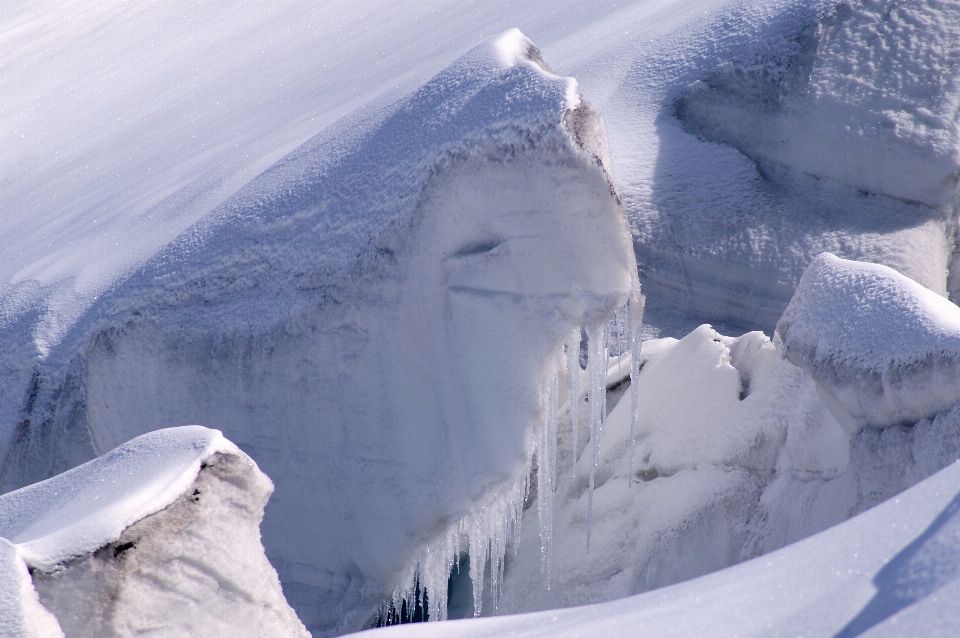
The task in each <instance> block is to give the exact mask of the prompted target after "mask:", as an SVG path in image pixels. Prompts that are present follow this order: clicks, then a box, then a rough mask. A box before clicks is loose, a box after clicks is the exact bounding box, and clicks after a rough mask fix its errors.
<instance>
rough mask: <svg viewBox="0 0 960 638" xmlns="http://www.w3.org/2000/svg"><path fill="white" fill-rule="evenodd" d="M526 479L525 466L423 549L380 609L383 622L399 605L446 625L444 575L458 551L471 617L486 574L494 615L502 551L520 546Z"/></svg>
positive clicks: (479, 604)
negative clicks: (465, 570) (466, 560)
mask: <svg viewBox="0 0 960 638" xmlns="http://www.w3.org/2000/svg"><path fill="white" fill-rule="evenodd" d="M529 475H530V472H529V467H528V468H525V470H524V472H523V474H522V476H521V477H518V479H517V480H516V482H514V484H513V485H511V486H510V488H508V489H506V490H504V491H503V492H501V493H499V494H497V495H495V496H494V497H492V498H490V499H489V500H488V501H487V502H486V503H483V504H481V505H480V506H479V507H477V508H476V509H475V510H474V511H473V512H472V513H471V514H470V515H468V516H465V517H464V518H462V519H461V520H460V521H459V522H458V523H457V524H456V525H454V526H453V528H452V529H450V530H449V531H448V532H447V534H446V535H445V536H444V537H443V538H442V539H441V540H440V542H438V543H437V544H436V545H434V546H432V547H428V548H427V549H425V550H424V552H423V554H422V555H421V557H420V559H419V561H418V562H417V564H416V567H415V568H414V570H413V571H412V572H410V573H408V574H407V576H406V577H404V578H403V579H402V580H401V582H402V583H404V584H405V587H403V588H398V589H396V590H395V591H394V592H393V596H392V597H391V599H390V600H389V601H387V602H386V603H384V604H383V606H382V607H381V610H380V615H381V617H386V616H387V614H388V613H389V612H390V610H391V609H393V610H394V613H399V610H400V609H402V608H403V606H404V604H406V609H407V613H408V615H410V616H412V614H413V612H414V610H415V609H416V607H417V605H418V604H419V605H421V606H422V608H423V609H424V610H425V611H426V612H427V615H428V617H429V619H430V620H446V619H447V599H448V592H447V586H448V584H449V579H450V572H451V570H452V569H453V568H454V566H455V565H457V564H458V560H459V558H460V555H461V553H463V552H466V553H467V554H468V555H469V557H470V579H471V580H472V581H473V606H474V615H475V616H479V615H480V612H481V610H482V605H483V599H484V587H485V584H486V583H485V581H486V576H485V574H486V571H487V569H489V571H490V588H489V595H490V600H491V603H492V605H493V612H494V613H496V611H497V604H498V603H499V601H500V595H501V593H502V590H503V569H504V563H505V559H506V553H507V547H508V545H512V546H513V551H514V554H516V551H517V549H518V547H519V545H520V518H521V516H522V515H523V503H524V501H525V500H526V498H527V494H528V492H529Z"/></svg>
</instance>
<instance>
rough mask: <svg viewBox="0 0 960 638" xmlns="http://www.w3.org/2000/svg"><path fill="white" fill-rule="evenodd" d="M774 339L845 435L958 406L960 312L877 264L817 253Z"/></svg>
mask: <svg viewBox="0 0 960 638" xmlns="http://www.w3.org/2000/svg"><path fill="white" fill-rule="evenodd" d="M777 336H778V338H779V340H780V342H781V343H782V348H783V354H784V356H785V357H786V358H787V359H788V360H790V361H791V362H793V363H794V364H796V365H797V366H799V367H801V368H803V369H804V370H806V371H807V372H809V373H810V375H811V376H812V377H813V378H814V379H815V380H816V382H817V388H818V390H819V391H820V394H821V396H822V397H823V399H824V403H825V405H827V406H828V407H829V409H830V410H831V412H832V413H833V414H834V416H835V417H836V418H837V420H838V421H839V422H840V423H841V425H843V426H844V427H845V428H846V429H847V430H848V431H849V432H852V431H854V430H856V429H858V428H860V427H863V426H865V425H872V426H875V427H885V426H889V425H894V424H898V423H913V422H915V421H919V420H920V419H923V418H929V417H932V416H934V415H936V414H938V413H939V412H943V411H945V410H947V409H948V408H949V407H950V406H952V405H953V404H954V403H956V402H957V401H960V384H958V381H960V308H958V307H957V306H956V305H954V304H952V303H950V302H949V301H947V300H946V299H944V298H943V297H941V296H939V295H937V294H935V293H933V292H931V291H929V290H927V289H926V288H924V287H923V286H921V285H919V284H917V283H916V282H914V281H911V280H910V279H908V278H907V277H904V276H903V275H901V274H899V273H898V272H896V271H894V270H893V269H891V268H888V267H886V266H882V265H878V264H867V263H862V262H853V261H848V260H844V259H840V258H838V257H836V256H834V255H831V254H826V253H825V254H823V255H820V256H819V257H818V258H817V259H816V260H814V262H813V263H812V264H810V267H809V268H808V269H807V272H806V273H804V275H803V277H802V278H801V280H800V284H799V286H798V287H797V292H796V294H794V296H793V299H792V300H791V301H790V305H789V306H787V309H786V311H784V314H783V317H782V318H781V319H780V321H779V323H778V324H777Z"/></svg>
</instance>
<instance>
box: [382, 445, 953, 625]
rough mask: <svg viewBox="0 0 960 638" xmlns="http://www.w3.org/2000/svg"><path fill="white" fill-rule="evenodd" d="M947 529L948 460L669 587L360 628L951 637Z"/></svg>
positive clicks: (949, 496) (949, 528) (949, 510)
mask: <svg viewBox="0 0 960 638" xmlns="http://www.w3.org/2000/svg"><path fill="white" fill-rule="evenodd" d="M958 532H960V463H954V464H952V465H951V466H950V467H948V468H946V469H943V470H941V471H940V472H939V473H937V474H936V475H934V476H932V477H930V478H928V479H926V480H925V481H923V482H922V483H920V484H919V485H916V486H914V487H913V488H911V489H910V490H908V491H906V492H904V493H902V494H900V495H899V496H897V497H895V498H892V499H890V500H888V501H886V502H884V503H882V504H881V505H879V506H877V507H875V508H873V509H871V510H870V511H868V512H864V513H863V514H860V515H859V516H856V517H855V518H852V519H850V520H849V521H846V522H845V523H842V524H840V525H837V526H835V527H833V528H831V529H829V530H826V531H824V532H821V533H820V534H817V535H815V536H813V537H811V538H808V539H805V540H803V541H800V542H798V543H795V544H793V545H790V546H788V547H785V548H783V549H781V550H778V551H776V552H773V553H770V554H767V555H765V556H761V557H759V558H756V559H754V560H752V561H749V562H747V563H744V564H741V565H737V566H735V567H731V568H728V569H725V570H722V571H718V572H715V573H713V574H710V575H707V576H703V577H701V578H697V579H695V580H691V581H688V582H685V583H682V584H679V585H674V586H672V587H666V588H663V589H660V590H658V591H655V592H649V593H646V594H641V595H639V596H633V597H630V598H624V599H621V600H617V601H613V602H609V603H604V604H598V605H589V606H585V607H578V608H573V609H557V610H552V611H546V612H539V613H535V614H525V615H518V616H509V617H505V618H482V619H474V620H466V621H454V622H450V623H446V624H443V625H430V624H426V625H405V626H401V627H391V628H387V629H383V630H377V631H376V632H371V633H370V634H369V635H371V636H373V635H376V636H387V637H394V636H410V637H429V636H444V637H446V636H453V637H463V638H467V637H470V638H480V637H481V636H504V635H510V636H524V637H530V638H533V637H536V636H551V637H553V636H559V637H561V638H564V637H571V638H572V637H574V636H613V637H616V636H636V635H638V633H640V634H642V635H649V636H664V637H666V636H675V637H681V636H691V637H693V636H704V635H723V636H743V635H747V636H754V635H756V636H798V635H802V636H811V637H817V636H823V637H827V636H842V637H844V638H849V637H853V636H878V637H879V636H949V635H955V634H956V633H957V632H958V631H960V602H958V601H960V598H958V595H960V578H958V577H960V533H958ZM365 635H366V634H365Z"/></svg>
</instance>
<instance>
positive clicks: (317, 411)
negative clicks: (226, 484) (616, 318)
mask: <svg viewBox="0 0 960 638" xmlns="http://www.w3.org/2000/svg"><path fill="white" fill-rule="evenodd" d="M609 165H610V158H609V155H608V152H607V150H606V142H605V132H604V128H603V121H602V118H601V117H600V115H599V113H598V112H597V111H596V110H595V109H593V108H592V107H591V106H590V105H589V104H588V103H586V102H584V101H582V99H581V98H580V96H579V94H578V92H577V86H576V83H575V81H574V80H572V79H570V78H561V77H557V76H555V75H552V74H551V73H549V72H547V71H545V70H544V64H543V62H542V61H541V59H540V57H539V53H538V51H537V49H536V48H535V47H534V46H533V45H532V44H531V43H530V41H529V40H528V39H526V38H525V37H524V36H523V35H522V34H520V33H519V32H518V31H516V30H512V31H509V32H507V33H505V34H503V35H502V36H499V37H497V38H494V39H493V40H491V41H489V42H487V43H486V44H483V45H481V46H479V47H477V48H475V49H473V50H472V51H470V52H469V53H467V54H466V55H464V56H463V57H462V58H460V59H459V60H458V61H456V62H455V63H454V64H452V65H451V66H449V67H448V68H447V69H445V70H444V71H442V72H440V73H439V74H438V75H436V76H435V77H434V78H433V79H432V80H430V81H429V82H427V83H426V84H425V85H423V86H422V87H421V88H420V89H418V90H417V91H415V92H414V93H412V94H411V95H409V96H407V97H405V98H403V99H401V100H399V101H397V102H395V103H393V104H391V105H389V106H385V107H382V108H381V109H379V110H376V111H374V112H373V113H370V114H369V115H367V116H364V117H359V116H357V117H354V118H348V119H347V120H345V121H344V122H342V123H341V124H340V125H338V127H333V129H332V130H329V131H326V132H324V133H323V134H321V135H320V136H318V137H317V138H315V139H314V140H311V141H310V142H308V143H306V144H304V145H303V146H301V147H300V148H298V149H297V150H296V151H294V152H293V153H292V154H290V155H289V156H287V157H286V158H285V159H283V160H282V161H280V162H279V163H277V164H276V165H275V166H274V167H273V168H271V169H270V170H268V171H266V172H265V173H264V174H262V175H261V176H260V177H258V178H257V179H255V180H253V181H252V182H251V183H250V184H248V185H247V186H246V187H244V188H243V189H241V190H240V191H239V192H238V193H237V194H236V195H235V196H234V197H232V198H230V199H228V200H227V201H226V202H225V203H224V204H223V205H221V206H220V207H219V208H218V209H217V210H216V211H215V212H214V213H213V214H212V215H210V216H208V217H207V218H205V219H204V220H203V221H202V222H201V223H199V224H198V225H196V226H195V227H193V228H192V229H191V230H190V231H189V232H187V233H185V234H184V235H183V236H181V237H180V238H179V239H178V240H176V241H174V242H172V243H171V244H170V245H169V246H168V247H167V248H165V249H164V250H163V251H162V252H161V253H160V254H159V255H158V256H157V257H155V258H154V259H152V260H151V261H150V262H148V263H147V264H146V265H145V266H144V267H143V268H141V269H140V270H139V271H137V272H136V273H134V274H133V275H132V276H130V277H129V278H128V279H127V280H126V281H124V282H123V283H122V284H120V285H118V286H116V287H114V288H113V289H112V290H111V291H110V292H109V293H108V294H105V295H103V296H101V297H100V298H99V299H98V300H97V302H96V304H94V306H93V307H92V308H91V310H90V311H89V312H87V313H86V314H85V315H84V316H83V317H82V318H81V320H79V321H78V322H77V324H76V325H75V326H74V327H73V328H72V330H71V331H70V332H69V334H68V335H67V336H66V337H64V338H63V340H62V341H60V342H59V343H58V344H57V346H56V347H55V348H53V349H52V350H51V352H50V353H49V355H48V356H47V357H46V358H45V360H44V361H43V365H41V366H39V367H38V369H37V370H36V372H35V374H34V376H33V379H34V381H33V385H32V386H30V385H28V387H27V388H25V389H24V391H25V393H26V394H27V395H28V396H27V397H26V398H25V399H24V405H26V408H25V409H23V410H22V411H19V412H18V413H17V414H16V415H15V417H14V418H17V419H18V421H17V422H16V423H18V425H17V426H16V428H15V433H14V438H13V441H12V444H11V445H10V447H9V450H8V454H7V458H8V459H9V461H8V462H7V463H6V464H5V467H4V475H3V478H4V481H5V484H6V485H16V484H23V483H26V482H29V481H31V480H35V479H37V478H43V473H44V472H49V470H50V468H51V465H53V464H55V463H57V462H64V463H70V462H73V459H75V458H76V457H77V456H80V455H82V454H84V453H86V454H87V455H88V456H89V455H91V454H92V453H94V452H99V451H103V450H107V449H110V448H111V447H113V446H115V445H118V444H120V443H122V442H123V441H125V440H128V439H129V438H131V437H134V436H137V435H139V434H142V433H144V432H148V431H151V430H154V429H157V428H160V427H163V426H165V425H167V424H170V423H191V422H193V423H204V424H205V425H208V426H211V427H217V428H219V429H221V430H222V431H223V432H224V433H225V434H226V435H227V436H229V437H230V439H231V440H233V441H235V442H236V443H237V444H238V445H240V446H242V448H243V449H244V450H245V451H246V452H247V453H248V454H250V455H251V456H252V457H254V458H256V459H257V462H258V464H259V465H260V467H262V468H263V469H264V470H265V471H266V472H267V473H268V474H269V475H270V476H271V477H272V478H273V480H274V481H275V484H276V492H275V494H274V496H273V498H272V499H271V501H270V504H269V506H268V507H267V511H266V515H265V519H264V522H263V538H264V545H265V546H266V548H267V554H268V556H269V557H270V560H271V561H272V562H273V564H274V565H275V566H276V568H277V571H278V573H279V575H280V578H281V581H282V582H283V584H284V591H285V593H286V594H287V597H288V599H289V600H290V602H291V604H292V605H293V607H294V608H295V609H297V611H298V613H299V614H300V617H301V619H302V620H303V621H304V623H305V624H306V625H307V626H308V627H309V628H310V629H311V630H312V631H315V632H318V633H323V632H342V631H346V630H349V629H355V628H359V627H361V626H362V625H363V624H364V623H365V622H367V621H368V619H369V618H370V617H371V616H372V615H373V614H374V613H375V612H376V610H377V608H378V606H379V605H380V604H381V602H382V601H384V600H389V599H391V598H392V597H394V596H395V595H396V594H399V595H401V597H403V596H406V595H407V594H410V593H411V592H413V593H415V592H416V587H415V584H414V583H415V582H416V579H419V581H420V582H421V584H424V585H425V587H426V589H427V597H428V598H429V604H430V606H431V608H432V610H433V614H434V617H442V616H443V614H444V611H443V607H444V606H445V605H446V600H445V596H444V594H443V593H442V592H443V591H445V583H446V581H447V578H448V576H449V573H450V567H451V565H452V564H453V562H454V561H455V560H456V559H457V556H458V554H457V552H458V548H459V547H460V546H461V544H460V539H459V537H458V536H459V534H460V533H461V531H462V532H463V534H464V536H465V538H464V539H463V540H464V542H465V543H466V545H464V547H468V548H469V553H470V555H471V565H470V570H471V575H473V576H474V578H473V580H474V586H475V587H477V588H478V589H477V592H478V595H477V596H475V601H474V604H475V605H476V607H477V609H480V607H481V606H482V598H483V596H485V595H486V594H484V593H483V592H484V591H486V590H484V588H483V582H484V578H483V577H482V575H483V573H484V571H485V569H487V568H486V562H487V559H488V557H489V560H490V561H492V562H491V568H490V571H491V573H492V574H493V576H492V578H491V580H492V581H494V590H496V589H497V588H498V587H499V585H498V583H499V576H497V574H498V573H499V571H500V570H501V569H502V563H503V555H504V552H505V551H506V544H507V539H508V538H509V535H510V534H509V527H510V520H512V517H514V516H515V512H516V511H517V507H519V505H518V503H519V504H522V501H523V489H522V488H521V487H518V486H522V485H523V484H524V481H525V480H526V477H527V473H528V472H529V467H530V459H531V456H532V454H533V452H534V449H535V448H536V447H537V442H536V441H537V438H538V436H540V433H541V428H542V427H543V424H544V423H545V421H549V419H547V418H546V417H547V415H546V413H545V410H546V411H547V412H549V410H551V409H554V410H555V409H556V408H550V407H548V406H552V405H554V404H556V402H557V401H558V398H559V397H558V396H555V395H557V394H558V389H557V388H556V387H555V385H556V384H555V383H554V382H553V381H549V380H550V379H552V378H554V377H555V376H556V370H557V367H558V353H560V352H561V351H562V347H563V343H564V341H565V340H566V339H567V336H568V335H569V334H570V333H571V331H573V330H574V328H575V327H577V326H580V325H585V326H587V328H588V329H589V330H591V331H595V330H600V331H601V332H602V330H603V326H604V325H605V324H606V323H607V320H608V318H609V317H611V316H612V315H613V313H614V311H615V309H616V308H618V307H620V306H622V305H623V304H624V303H625V301H626V300H627V298H628V297H630V296H631V295H633V294H635V292H636V290H637V289H638V283H637V274H636V273H637V270H636V264H635V261H634V258H633V254H632V251H631V248H630V235H629V230H628V227H627V224H626V220H625V217H624V212H623V209H622V207H621V205H620V201H619V199H618V197H617V196H616V193H615V191H614V188H613V185H612V181H611V176H610V174H609V172H608V171H607V167H609ZM13 369H16V368H15V367H14V368H13ZM28 370H29V368H28ZM23 374H26V375H27V376H28V377H29V372H25V373H23ZM31 388H32V389H31ZM544 391H546V394H547V395H551V394H552V395H554V398H552V399H550V400H549V401H547V402H546V403H544V397H545V396H546V395H545V394H544ZM11 416H14V415H11ZM6 427H8V428H10V427H11V426H10V425H7V426H6ZM87 433H89V435H87ZM71 438H72V439H73V443H69V445H70V447H69V449H67V448H66V447H65V446H67V445H68V442H69V441H71ZM549 439H550V437H547V438H546V439H544V444H543V445H541V450H540V452H541V458H542V459H543V461H544V462H542V463H541V467H542V468H543V472H552V469H551V467H552V463H551V458H552V456H554V455H555V443H554V444H552V445H550V444H548V443H547V441H548V440H549ZM84 451H85V452H84ZM38 474H40V476H37V475H38ZM551 477H552V474H550V475H548V474H543V475H542V478H543V480H544V483H548V482H549V480H550V478H551ZM544 489H547V488H546V485H545V486H544ZM544 520H545V522H549V520H550V515H549V508H548V510H547V511H546V512H545V519H544ZM545 531H546V536H545V544H544V546H545V547H546V548H547V549H546V551H547V552H548V555H549V548H550V542H549V525H548V528H547V529H546V530H545ZM417 565H419V568H417Z"/></svg>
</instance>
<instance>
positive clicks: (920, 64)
mask: <svg viewBox="0 0 960 638" xmlns="http://www.w3.org/2000/svg"><path fill="white" fill-rule="evenodd" d="M679 31H680V33H678V34H677V36H676V37H675V38H671V39H669V40H665V41H662V42H661V41H658V40H654V42H652V43H650V45H649V47H648V48H643V49H642V50H643V55H641V54H640V53H639V50H638V51H637V52H635V53H634V52H631V53H630V54H629V55H632V56H633V57H632V60H633V61H632V62H631V63H630V64H629V65H624V66H626V68H628V69H629V71H627V70H625V71H624V72H623V74H622V75H621V76H617V75H616V74H615V73H611V74H610V75H611V76H612V77H611V78H610V80H608V81H607V82H606V83H604V84H605V85H606V86H607V87H608V88H609V91H610V93H609V96H608V97H607V98H606V99H604V100H602V101H599V102H598V105H599V107H600V108H601V109H602V110H603V112H604V114H605V115H606V117H607V121H608V125H609V127H610V132H611V133H610V135H611V141H612V148H613V155H614V159H615V160H616V162H617V166H618V179H620V180H621V182H622V183H621V184H618V186H619V188H620V193H621V196H622V197H623V198H624V202H625V205H626V208H627V210H628V214H629V215H630V220H631V225H632V228H633V229H634V235H635V244H636V248H637V261H638V263H639V264H640V267H641V268H642V271H643V272H642V275H641V280H642V281H643V282H644V286H645V291H646V293H647V294H648V297H649V298H650V299H651V301H650V303H649V304H648V310H649V313H648V318H649V319H650V320H651V321H656V322H657V323H659V324H661V325H664V324H666V325H667V326H672V327H674V329H673V330H670V331H669V332H666V333H664V334H665V335H667V334H668V335H670V336H677V335H679V334H684V333H686V332H687V331H689V330H690V329H692V328H693V327H695V326H696V325H697V324H699V323H702V322H704V321H709V322H711V323H714V324H721V323H723V322H729V324H732V326H734V327H732V328H731V330H742V329H758V328H759V329H763V330H765V331H766V332H768V333H769V332H771V331H772V330H773V327H774V325H775V324H776V321H777V319H778V318H779V316H780V314H781V313H782V312H783V309H784V308H785V307H786V305H787V303H788V302H789V300H790V297H791V295H792V293H793V289H794V287H795V286H796V284H797V282H798V281H799V279H800V277H801V276H802V274H803V271H804V270H805V268H806V266H807V265H808V264H809V263H810V261H811V260H812V259H813V258H814V257H816V255H818V254H820V253H821V252H832V253H834V254H837V255H839V256H841V257H844V258H848V259H857V260H861V261H870V262H874V263H882V264H885V265H888V266H890V267H892V268H894V269H896V270H898V271H899V272H902V273H904V274H905V275H907V276H909V277H911V278H912V279H914V280H916V281H917V282H919V283H921V284H922V285H924V286H926V287H928V288H930V289H931V290H934V291H936V292H939V293H943V294H946V292H947V291H948V290H949V291H951V294H956V290H957V286H958V283H957V282H958V281H960V279H957V273H956V272H954V271H955V270H956V266H955V265H950V264H951V254H952V253H953V250H954V243H955V242H954V236H955V226H956V216H955V215H954V214H953V212H952V211H953V210H954V209H955V208H956V206H957V201H958V200H957V176H958V175H960V154H958V150H957V149H958V144H960V134H958V121H957V109H958V106H960V92H958V91H960V84H958V78H960V67H958V60H960V55H958V49H957V47H958V44H957V43H958V42H960V37H958V36H960V12H958V11H957V8H956V6H955V5H954V4H953V3H950V2H932V3H924V4H916V3H911V2H904V1H901V0H892V1H887V0H884V1H880V2H865V3H855V4H849V5H848V4H847V3H837V2H831V1H825V2H808V1H795V0H785V1H779V0H778V1H769V2H743V3H731V4H730V5H727V6H726V7H724V8H723V9H722V10H721V11H720V12H719V15H717V16H710V17H705V18H704V21H703V22H702V23H701V24H691V25H690V26H689V27H688V28H686V29H682V30H679ZM611 66H614V63H613V62H611ZM624 66H620V68H624ZM578 77H579V76H578ZM588 86H590V85H588ZM590 88H592V86H590ZM648 105H649V106H648ZM650 139H655V140H656V143H655V144H650V143H649V141H648V140H650ZM717 142H720V143H719V144H718V143H717ZM624 147H626V152H624ZM956 263H960V262H956ZM948 266H949V268H950V276H951V280H950V281H949V282H948V281H947V273H948ZM684 321H688V322H690V323H688V324H687V325H686V326H683V325H682V324H683V322H684ZM677 328H680V329H679V330H678V329H677Z"/></svg>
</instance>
